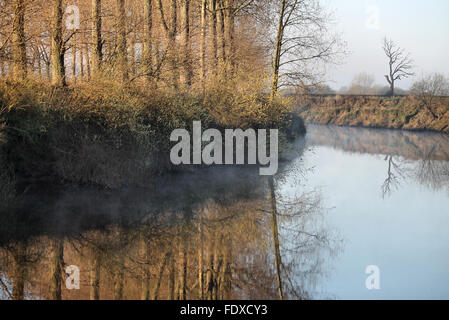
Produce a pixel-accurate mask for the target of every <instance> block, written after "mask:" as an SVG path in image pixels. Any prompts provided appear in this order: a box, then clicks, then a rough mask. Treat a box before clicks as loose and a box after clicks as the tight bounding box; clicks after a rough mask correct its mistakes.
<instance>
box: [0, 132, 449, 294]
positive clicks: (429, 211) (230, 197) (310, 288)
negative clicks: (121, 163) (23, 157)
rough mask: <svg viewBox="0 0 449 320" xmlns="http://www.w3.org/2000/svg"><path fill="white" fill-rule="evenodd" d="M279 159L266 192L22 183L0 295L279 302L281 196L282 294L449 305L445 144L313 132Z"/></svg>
mask: <svg viewBox="0 0 449 320" xmlns="http://www.w3.org/2000/svg"><path fill="white" fill-rule="evenodd" d="M284 158H286V159H288V160H289V161H285V162H283V164H282V165H281V168H280V172H279V174H278V175H277V176H276V177H275V180H274V184H273V186H272V187H271V184H270V183H269V180H267V178H266V177H260V176H259V175H258V174H257V172H258V170H253V169H251V168H215V169H210V170H209V169H206V170H199V171H192V172H186V173H183V174H175V175H168V176H164V177H162V178H161V179H158V180H156V181H151V182H149V183H148V185H146V186H141V187H133V188H131V187H130V188H126V189H123V190H118V191H105V190H97V189H95V188H87V187H83V188H81V187H76V186H54V185H42V184H39V183H33V184H28V185H20V186H17V188H16V191H15V193H14V194H12V196H10V197H9V199H10V201H9V204H8V205H7V206H3V208H2V209H1V210H2V213H1V215H0V220H1V221H0V280H1V286H0V298H3V299H13V298H14V299H21V298H25V299H52V298H55V297H58V292H57V290H55V287H56V288H57V287H62V291H61V298H63V299H98V298H99V299H113V298H116V299H176V298H181V299H182V298H184V297H186V298H188V299H206V298H209V299H228V298H233V299H277V298H278V291H277V281H276V268H275V264H274V255H273V251H274V250H273V237H272V235H273V224H272V220H271V214H270V210H271V208H272V204H273V203H274V202H273V199H275V201H276V202H275V203H276V207H277V212H278V218H277V219H278V229H277V231H278V234H279V240H280V252H281V260H282V266H281V279H282V286H283V289H284V294H285V296H286V298H290V299H296V298H312V299H329V298H330V299H408V298H410V299H449V209H448V208H449V138H448V137H447V136H444V135H441V134H436V133H412V132H405V131H394V130H379V129H362V128H345V127H334V126H318V125H309V127H308V134H307V136H306V138H305V139H301V140H300V141H297V142H296V143H295V144H294V145H292V146H291V147H290V149H289V150H288V151H287V152H286V153H285V154H284ZM4 185H6V183H4ZM5 189H6V188H5ZM271 191H273V192H271ZM3 193H5V192H3ZM271 194H273V195H274V196H270V195H271ZM11 199H12V200H11ZM68 265H74V266H77V267H78V268H79V270H80V288H79V290H69V289H67V288H66V286H65V281H66V280H67V275H66V274H65V273H64V271H63V270H64V268H65V267H66V266H68ZM370 265H374V266H377V267H378V268H379V271H380V289H379V290H368V289H367V288H366V285H365V280H366V279H367V277H368V276H369V275H368V274H366V273H365V269H366V268H367V266H370ZM200 279H201V280H200ZM58 281H59V282H58Z"/></svg>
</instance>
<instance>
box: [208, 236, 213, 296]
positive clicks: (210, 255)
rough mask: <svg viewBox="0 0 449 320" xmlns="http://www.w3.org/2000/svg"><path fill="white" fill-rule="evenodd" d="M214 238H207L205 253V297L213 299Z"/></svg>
mask: <svg viewBox="0 0 449 320" xmlns="http://www.w3.org/2000/svg"><path fill="white" fill-rule="evenodd" d="M214 242H215V241H214V239H210V240H209V245H208V247H207V253H206V262H207V270H206V299H207V300H213V298H214V295H213V294H214V271H215V270H214Z"/></svg>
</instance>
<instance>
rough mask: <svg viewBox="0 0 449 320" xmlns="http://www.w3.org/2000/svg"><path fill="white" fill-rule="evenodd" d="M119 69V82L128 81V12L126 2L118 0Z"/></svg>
mask: <svg viewBox="0 0 449 320" xmlns="http://www.w3.org/2000/svg"><path fill="white" fill-rule="evenodd" d="M117 7H118V15H117V35H118V37H117V42H118V43H117V68H118V76H119V80H120V81H121V82H122V83H124V82H126V81H127V80H128V76H129V75H128V52H127V46H126V10H125V0H117Z"/></svg>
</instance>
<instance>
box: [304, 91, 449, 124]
mask: <svg viewBox="0 0 449 320" xmlns="http://www.w3.org/2000/svg"><path fill="white" fill-rule="evenodd" d="M296 104H297V106H299V109H298V110H299V111H298V112H299V115H300V116H301V117H302V118H303V119H304V120H305V121H307V122H312V123H320V124H335V125H346V126H363V127H374V128H393V129H407V130H432V131H439V132H445V133H449V98H448V97H435V98H434V99H432V101H431V103H428V99H424V98H420V97H414V96H404V97H380V96H338V95H337V96H328V97H320V96H313V97H301V98H298V100H297V103H296Z"/></svg>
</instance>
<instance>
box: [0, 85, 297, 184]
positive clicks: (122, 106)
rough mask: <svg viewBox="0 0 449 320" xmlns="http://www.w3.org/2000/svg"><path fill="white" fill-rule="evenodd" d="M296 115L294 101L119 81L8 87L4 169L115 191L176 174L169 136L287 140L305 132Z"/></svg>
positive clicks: (2, 107)
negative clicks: (242, 131)
mask: <svg viewBox="0 0 449 320" xmlns="http://www.w3.org/2000/svg"><path fill="white" fill-rule="evenodd" d="M291 110H292V104H291V103H289V102H288V101H287V100H285V101H277V102H276V103H268V102H267V101H266V99H265V98H264V97H263V96H260V95H258V94H256V93H251V92H245V91H241V92H232V90H230V89H226V88H224V89H223V88H220V89H218V88H217V89H210V90H209V91H208V92H206V93H204V94H195V93H189V92H183V91H180V90H177V91H170V90H155V91H152V92H148V90H142V89H139V88H136V87H122V86H119V85H117V84H115V83H112V82H111V83H107V82H101V83H92V82H90V83H88V84H83V85H79V86H73V87H66V88H55V87H51V86H49V85H47V84H45V83H41V82H35V81H31V80H29V81H27V82H19V83H18V82H8V81H2V82H1V83H0V126H1V127H0V147H1V149H2V150H1V152H0V154H2V159H1V162H2V163H1V165H2V167H3V168H7V170H8V174H7V175H6V174H4V175H5V177H7V176H8V177H12V178H11V179H16V178H17V177H20V179H26V180H30V179H52V180H53V179H57V180H61V181H68V182H73V183H81V184H92V185H98V186H102V187H108V188H115V187H120V186H122V185H126V184H135V183H140V182H143V181H146V180H147V179H151V178H152V177H153V176H155V175H159V174H161V173H164V172H167V171H170V170H176V168H175V167H173V166H172V165H171V163H170V161H169V150H170V148H171V145H170V140H169V137H170V133H171V132H172V130H174V129H176V128H186V129H188V130H191V127H192V123H193V121H194V120H201V121H202V127H203V130H204V129H207V128H210V127H214V128H218V129H220V128H280V129H281V132H283V133H284V138H285V136H287V135H295V134H300V133H304V130H305V129H304V126H303V124H302V121H299V122H298V121H292V118H291V114H290V111H291ZM293 120H294V119H293ZM5 170H6V169H5ZM5 170H3V172H6V171H5ZM5 177H3V180H5V179H6V178H5Z"/></svg>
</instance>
